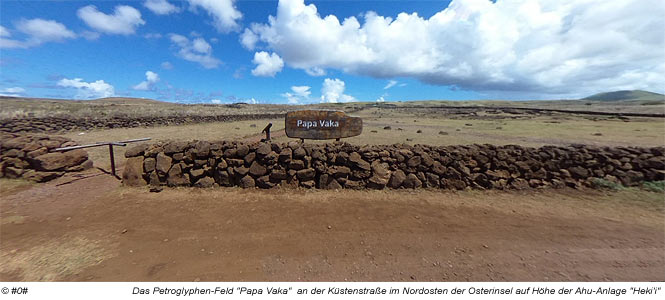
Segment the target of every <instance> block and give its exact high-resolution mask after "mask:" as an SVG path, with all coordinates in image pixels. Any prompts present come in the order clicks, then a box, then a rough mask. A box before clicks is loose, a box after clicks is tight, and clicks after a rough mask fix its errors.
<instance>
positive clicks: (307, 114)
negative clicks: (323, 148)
mask: <svg viewBox="0 0 665 300" xmlns="http://www.w3.org/2000/svg"><path fill="white" fill-rule="evenodd" d="M285 126H286V129H285V131H286V136H288V137H290V138H300V139H311V140H328V139H339V138H347V137H352V136H356V135H360V134H361V133H362V132H363V120H362V119H361V118H356V117H349V116H347V115H346V114H345V113H344V112H342V111H333V110H300V111H292V112H288V113H287V114H286V119H285Z"/></svg>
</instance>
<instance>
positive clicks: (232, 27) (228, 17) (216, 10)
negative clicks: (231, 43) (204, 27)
mask: <svg viewBox="0 0 665 300" xmlns="http://www.w3.org/2000/svg"><path fill="white" fill-rule="evenodd" d="M188 2H189V4H190V5H191V7H192V8H193V9H195V8H196V7H201V8H203V9H204V10H206V11H207V12H208V15H210V16H211V17H212V18H213V23H212V24H213V26H215V29H217V31H219V32H222V33H227V32H230V31H236V30H238V29H240V24H238V20H240V19H241V18H242V13H241V12H240V11H239V10H238V9H237V8H236V7H235V4H234V2H235V0H188Z"/></svg>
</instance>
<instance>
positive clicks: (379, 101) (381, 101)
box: [376, 96, 386, 103]
mask: <svg viewBox="0 0 665 300" xmlns="http://www.w3.org/2000/svg"><path fill="white" fill-rule="evenodd" d="M376 102H378V103H383V102H386V99H383V96H381V97H379V99H376Z"/></svg>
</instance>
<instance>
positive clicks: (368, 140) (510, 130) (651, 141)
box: [276, 108, 665, 147]
mask: <svg viewBox="0 0 665 300" xmlns="http://www.w3.org/2000/svg"><path fill="white" fill-rule="evenodd" d="M353 115H354V116H359V117H362V118H363V133H362V134H361V135H360V136H357V137H352V138H348V139H344V140H345V141H347V142H349V143H353V144H395V143H405V144H426V145H468V144H495V145H506V144H517V145H523V146H531V147H540V146H543V145H570V144H573V143H578V144H588V145H596V146H641V147H653V146H665V135H664V132H665V131H664V129H665V128H664V124H665V123H663V120H662V119H660V118H631V121H630V122H624V121H622V120H620V119H616V118H597V120H596V121H593V120H591V119H590V118H589V117H580V116H570V115H553V116H534V117H530V116H523V115H522V116H520V117H519V118H516V119H511V118H509V117H510V116H504V117H507V118H504V119H496V120H492V119H483V117H484V116H482V115H481V116H470V115H463V116H454V115H453V116H446V115H439V114H437V112H429V113H427V112H422V111H417V112H414V111H403V110H398V111H396V110H389V109H376V108H372V109H367V110H363V111H361V112H359V113H356V114H353ZM499 116H500V115H499ZM467 124H470V125H471V126H468V125H467ZM386 126H389V127H390V128H391V129H390V130H386V129H384V127H386ZM400 129H401V130H400ZM418 130H420V131H421V133H417V131H418ZM440 132H443V134H440ZM598 134H600V135H598ZM286 140H288V138H287V137H282V138H278V139H276V141H286Z"/></svg>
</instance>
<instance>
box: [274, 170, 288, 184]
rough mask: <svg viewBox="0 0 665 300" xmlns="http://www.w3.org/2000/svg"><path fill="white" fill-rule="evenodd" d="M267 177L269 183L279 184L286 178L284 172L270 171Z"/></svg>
mask: <svg viewBox="0 0 665 300" xmlns="http://www.w3.org/2000/svg"><path fill="white" fill-rule="evenodd" d="M269 177H270V181H271V182H280V181H282V180H285V179H286V178H287V177H288V176H287V174H286V171H285V170H272V172H270V175H269Z"/></svg>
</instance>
